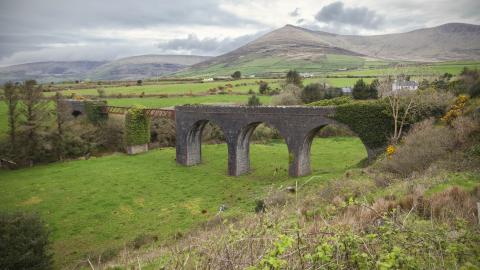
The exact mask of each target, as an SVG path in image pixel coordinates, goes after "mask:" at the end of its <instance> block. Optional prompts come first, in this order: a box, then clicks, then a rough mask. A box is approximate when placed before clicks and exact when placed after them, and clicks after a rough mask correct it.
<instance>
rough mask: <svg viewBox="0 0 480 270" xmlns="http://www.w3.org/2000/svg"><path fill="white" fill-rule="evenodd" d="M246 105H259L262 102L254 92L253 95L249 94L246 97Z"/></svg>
mask: <svg viewBox="0 0 480 270" xmlns="http://www.w3.org/2000/svg"><path fill="white" fill-rule="evenodd" d="M247 105H248V106H260V105H262V103H261V102H260V99H259V98H258V97H257V96H256V95H255V94H254V95H251V96H250V97H249V98H248V102H247Z"/></svg>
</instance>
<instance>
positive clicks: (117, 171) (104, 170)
mask: <svg viewBox="0 0 480 270" xmlns="http://www.w3.org/2000/svg"><path fill="white" fill-rule="evenodd" d="M251 148H252V149H251V158H252V167H253V171H252V173H250V174H249V175H245V176H241V177H229V176H227V175H226V170H227V167H226V164H227V149H226V145H225V144H220V145H206V146H204V147H203V151H202V152H203V163H202V164H201V165H199V166H195V167H183V166H179V165H177V164H176V163H175V160H174V158H175V149H173V148H166V149H159V150H153V151H150V152H148V153H145V154H142V155H137V156H127V155H124V154H115V155H111V156H106V157H102V158H92V159H89V160H78V161H70V162H64V163H55V164H50V165H44V166H36V167H34V168H26V169H20V170H16V171H0V210H6V211H16V210H27V211H37V212H39V213H40V214H41V216H42V217H43V218H44V219H45V220H46V222H47V223H48V227H49V229H51V231H52V240H53V250H54V252H55V261H56V265H57V266H65V265H67V264H71V263H72V262H74V261H75V260H77V259H81V258H85V254H87V253H92V252H93V253H94V252H100V251H102V250H105V249H108V248H117V247H121V246H122V245H123V244H125V243H126V242H128V241H131V240H132V239H134V238H135V237H136V236H137V235H139V234H141V233H148V234H153V235H157V236H158V237H159V238H160V239H168V238H169V237H172V236H173V235H174V234H176V233H178V232H184V231H187V230H189V229H191V228H193V227H195V226H196V225H199V224H201V223H202V222H205V221H206V220H208V219H209V218H212V217H214V216H215V215H216V214H217V211H218V208H219V206H220V205H222V204H226V205H228V207H229V209H228V211H227V212H226V213H225V214H226V215H238V214H241V213H245V212H251V211H253V209H254V206H255V203H254V202H255V199H259V198H262V196H263V195H264V194H265V191H266V189H267V188H268V187H271V186H272V185H273V186H277V187H278V186H280V185H284V186H285V185H287V184H289V185H292V184H293V185H294V184H295V181H299V183H302V182H304V181H306V180H307V179H308V177H304V178H296V179H292V178H288V176H287V169H288V151H287V146H286V145H285V144H284V143H273V144H268V145H259V144H253V145H252V147H251ZM365 157H366V151H365V148H364V147H363V145H362V143H361V142H360V140H359V139H357V138H328V139H315V140H314V143H313V146H312V168H313V175H318V177H317V178H315V179H314V180H312V181H311V182H310V183H309V185H316V184H320V183H322V182H324V181H327V180H329V179H332V178H335V177H338V176H340V175H342V174H343V172H344V171H345V170H346V169H348V168H351V167H353V166H356V164H357V163H358V162H359V161H360V160H362V159H363V158H365ZM202 210H206V211H207V212H206V213H205V214H202Z"/></svg>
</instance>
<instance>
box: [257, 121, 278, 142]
mask: <svg viewBox="0 0 480 270" xmlns="http://www.w3.org/2000/svg"><path fill="white" fill-rule="evenodd" d="M280 138H281V137H280V132H279V131H278V130H277V129H275V128H272V127H270V126H268V125H267V124H263V123H262V124H260V125H258V126H257V127H256V128H255V130H254V131H253V134H252V137H251V139H252V140H253V141H261V142H266V141H268V140H271V139H280Z"/></svg>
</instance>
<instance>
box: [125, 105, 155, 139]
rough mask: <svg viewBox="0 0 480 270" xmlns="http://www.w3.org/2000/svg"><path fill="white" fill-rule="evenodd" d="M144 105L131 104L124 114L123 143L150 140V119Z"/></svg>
mask: <svg viewBox="0 0 480 270" xmlns="http://www.w3.org/2000/svg"><path fill="white" fill-rule="evenodd" d="M144 109H145V107H143V106H133V107H131V108H130V109H129V110H128V111H127V114H126V116H125V143H126V145H128V146H131V145H141V144H146V143H149V142H150V119H149V117H148V115H146V114H145V110H144Z"/></svg>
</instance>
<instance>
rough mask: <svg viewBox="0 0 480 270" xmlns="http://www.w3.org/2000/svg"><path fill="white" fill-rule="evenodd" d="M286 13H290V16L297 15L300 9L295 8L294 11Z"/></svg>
mask: <svg viewBox="0 0 480 270" xmlns="http://www.w3.org/2000/svg"><path fill="white" fill-rule="evenodd" d="M288 15H290V16H292V17H298V16H299V15H300V9H299V8H296V9H295V10H294V11H292V12H290V13H288Z"/></svg>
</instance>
